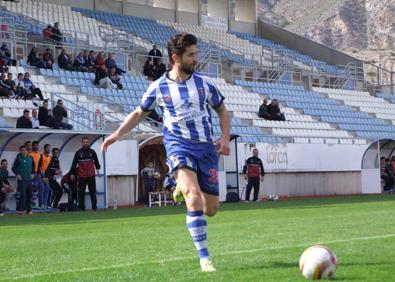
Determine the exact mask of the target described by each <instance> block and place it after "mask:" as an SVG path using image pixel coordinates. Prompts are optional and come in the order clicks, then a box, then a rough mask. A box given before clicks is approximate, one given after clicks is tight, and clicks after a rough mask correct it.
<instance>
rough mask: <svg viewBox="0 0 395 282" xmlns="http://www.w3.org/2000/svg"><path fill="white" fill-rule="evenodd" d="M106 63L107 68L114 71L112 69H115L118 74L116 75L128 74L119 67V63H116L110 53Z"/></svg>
mask: <svg viewBox="0 0 395 282" xmlns="http://www.w3.org/2000/svg"><path fill="white" fill-rule="evenodd" d="M104 63H105V65H106V68H107V69H108V70H110V69H112V68H115V72H116V74H118V75H121V74H123V73H125V72H126V71H124V70H123V69H121V68H119V67H118V66H117V63H116V62H115V60H114V57H113V54H112V53H108V58H107V59H106V60H105V61H104Z"/></svg>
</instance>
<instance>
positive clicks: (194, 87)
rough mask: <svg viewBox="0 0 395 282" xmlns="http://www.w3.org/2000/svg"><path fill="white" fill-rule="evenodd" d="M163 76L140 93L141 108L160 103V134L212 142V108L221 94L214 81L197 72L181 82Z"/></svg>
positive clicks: (166, 136) (221, 97)
mask: <svg viewBox="0 0 395 282" xmlns="http://www.w3.org/2000/svg"><path fill="white" fill-rule="evenodd" d="M167 75H168V73H167V72H166V73H165V74H164V75H163V76H162V77H160V78H159V79H157V80H156V81H154V82H153V83H151V85H150V86H149V87H148V89H147V91H146V92H145V94H144V95H143V99H142V103H141V105H140V108H141V109H142V110H143V111H150V110H153V109H154V108H155V107H157V106H159V107H160V108H161V110H162V113H163V135H164V139H165V141H170V140H177V139H179V138H181V139H182V140H192V141H196V142H212V141H213V126H212V121H211V111H210V109H209V106H210V107H212V108H217V107H219V106H220V105H221V104H222V103H223V100H224V96H223V95H222V94H221V93H220V92H219V90H218V89H217V87H216V86H215V85H214V83H213V81H212V80H211V79H210V78H209V77H207V76H203V75H201V74H199V73H194V74H192V75H191V77H190V78H189V79H188V80H186V81H183V82H176V81H173V80H171V79H169V78H168V77H167Z"/></svg>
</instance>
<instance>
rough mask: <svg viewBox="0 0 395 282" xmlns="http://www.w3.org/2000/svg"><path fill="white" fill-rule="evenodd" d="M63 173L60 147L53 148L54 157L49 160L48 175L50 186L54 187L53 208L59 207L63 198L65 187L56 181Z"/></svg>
mask: <svg viewBox="0 0 395 282" xmlns="http://www.w3.org/2000/svg"><path fill="white" fill-rule="evenodd" d="M61 174H62V170H61V169H60V164H59V149H58V148H53V149H52V158H51V161H50V162H49V165H48V168H47V171H46V175H47V177H48V181H49V186H50V187H51V189H52V194H53V195H54V197H53V198H54V199H53V201H51V205H52V207H53V208H57V207H58V204H59V201H60V198H62V194H63V189H62V187H61V186H60V185H59V183H58V182H57V181H56V178H57V177H59V176H60V175H61Z"/></svg>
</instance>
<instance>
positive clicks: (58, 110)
mask: <svg viewBox="0 0 395 282" xmlns="http://www.w3.org/2000/svg"><path fill="white" fill-rule="evenodd" d="M52 114H53V125H54V128H55V129H59V128H61V129H68V130H70V129H73V126H72V125H71V124H68V123H67V122H64V121H63V118H67V109H66V107H65V106H64V105H63V101H62V100H61V99H59V100H58V101H57V102H56V106H55V108H53V110H52Z"/></svg>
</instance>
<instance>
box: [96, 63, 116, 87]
mask: <svg viewBox="0 0 395 282" xmlns="http://www.w3.org/2000/svg"><path fill="white" fill-rule="evenodd" d="M95 84H96V85H97V86H98V87H101V88H110V89H116V88H117V85H116V84H114V83H112V81H111V79H110V77H109V74H108V71H107V68H106V66H105V65H101V67H99V68H97V69H96V73H95Z"/></svg>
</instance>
